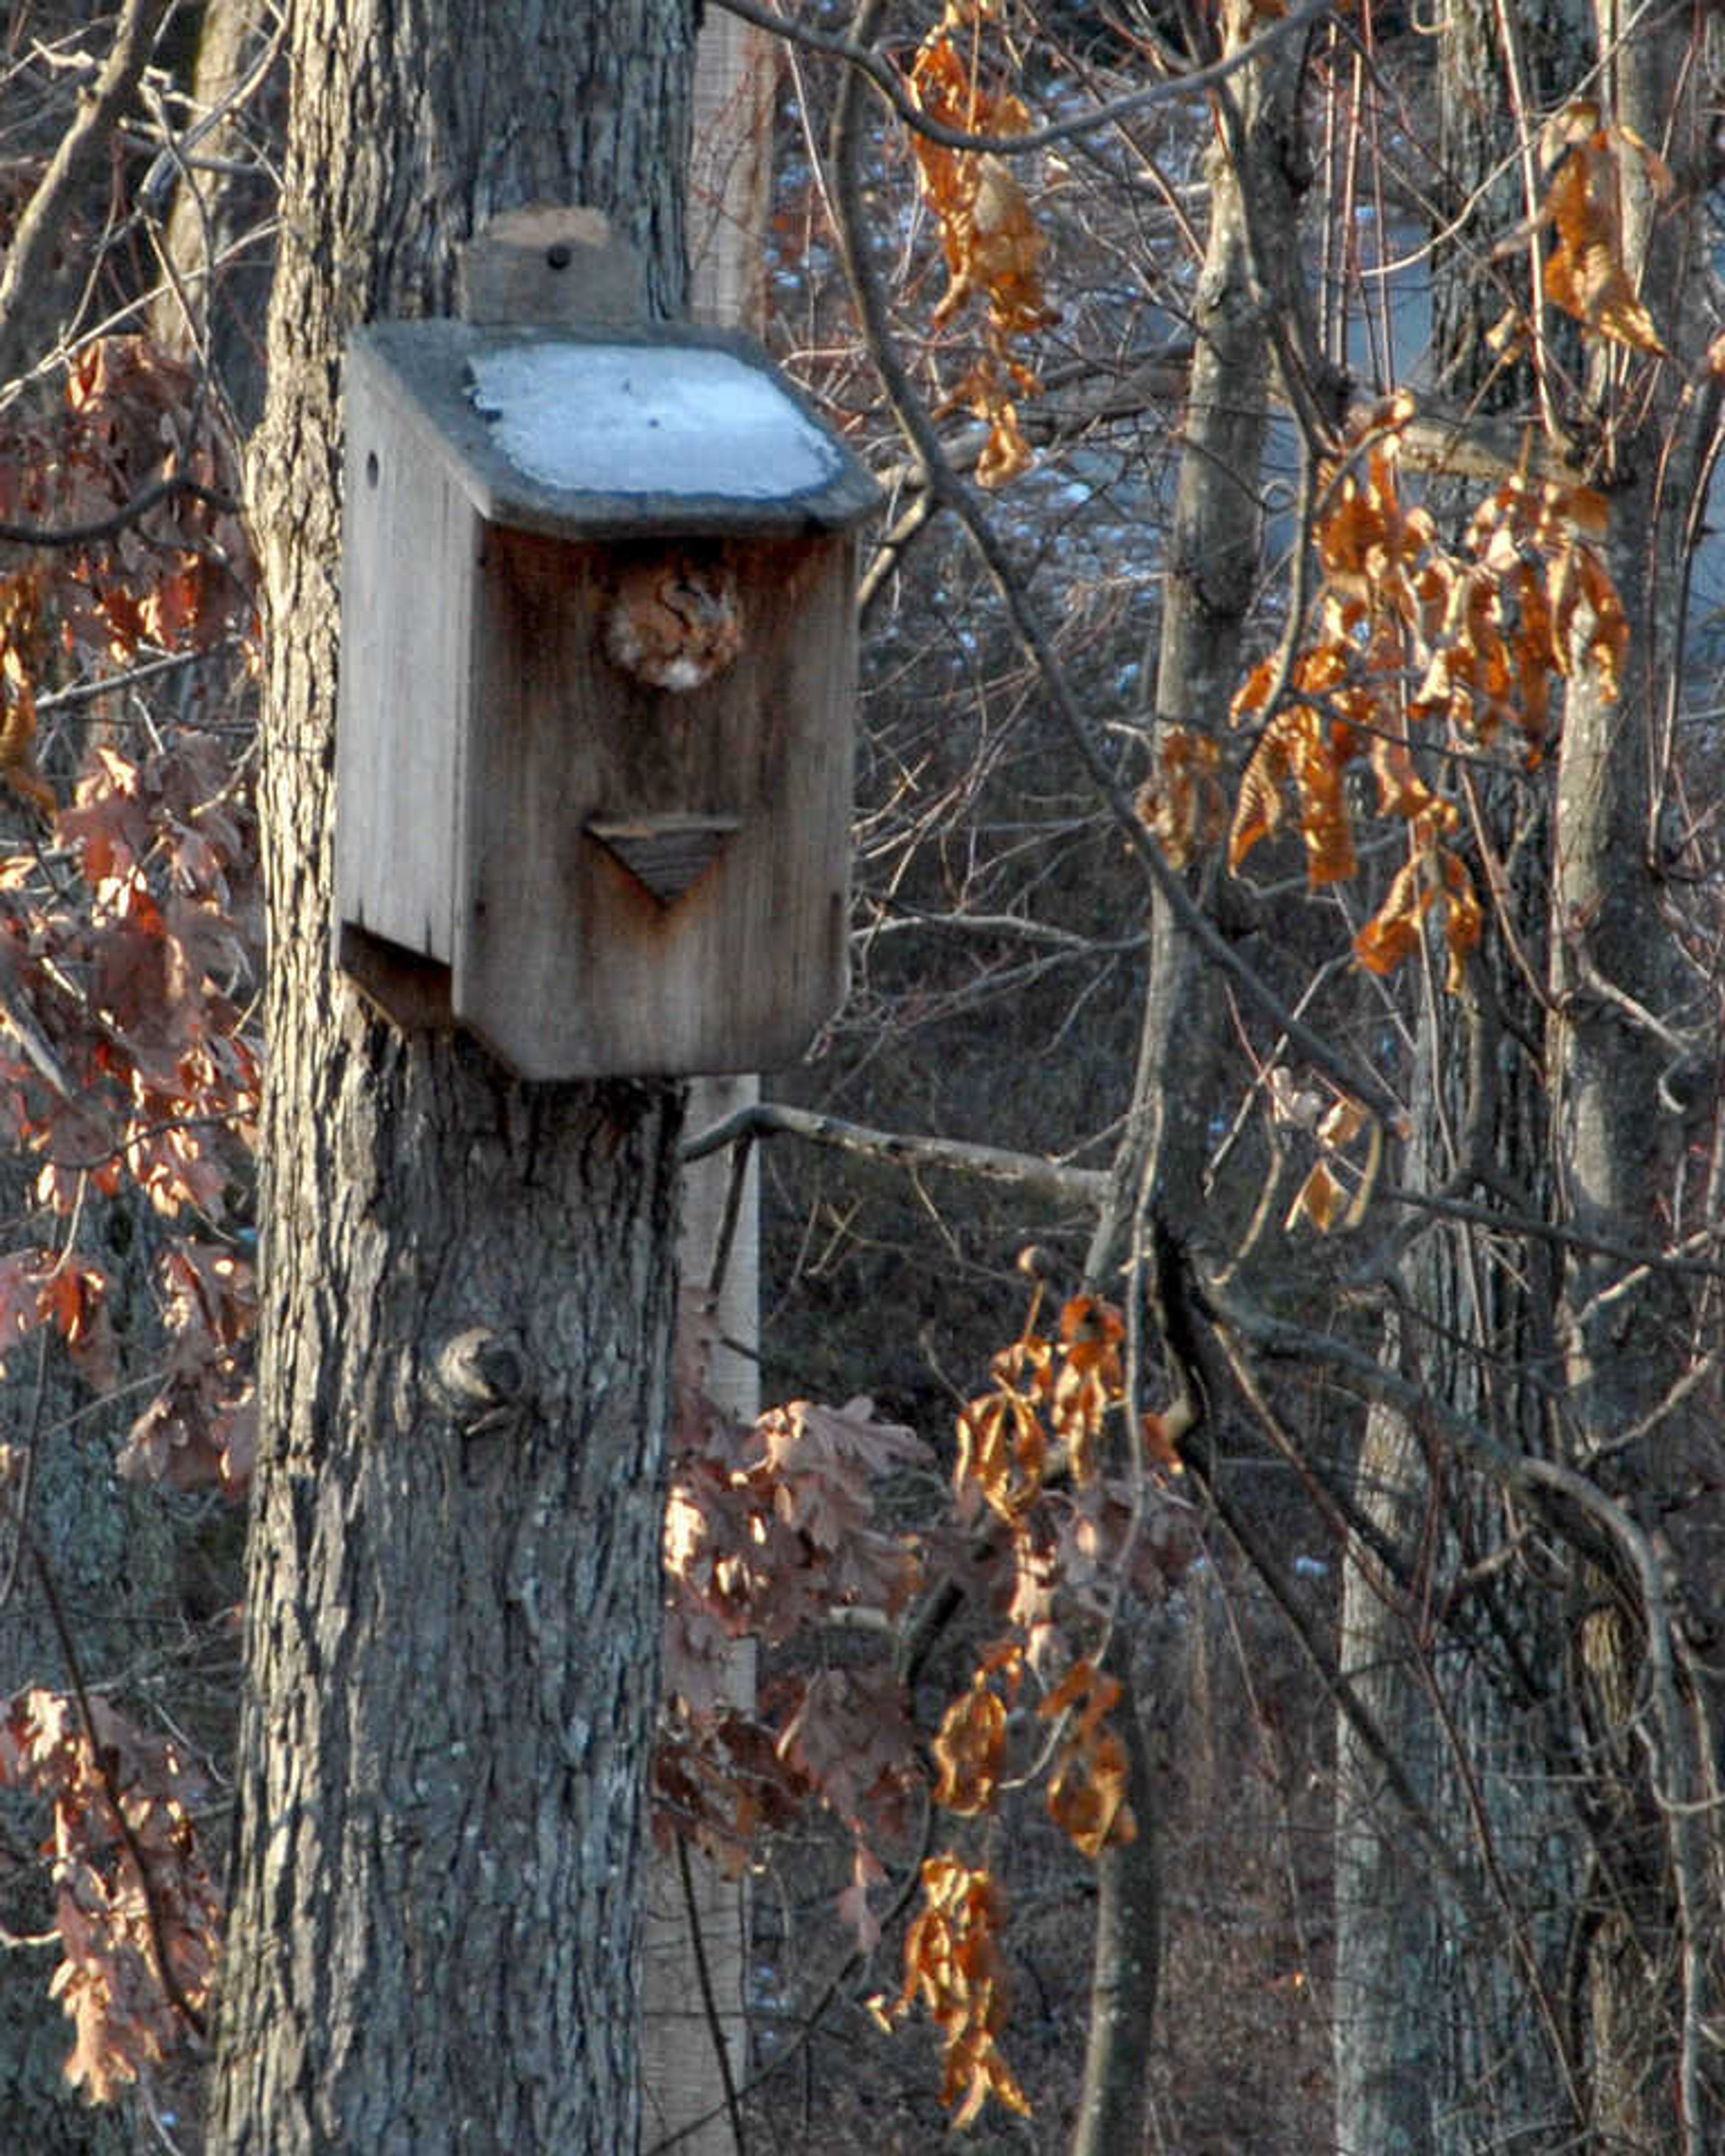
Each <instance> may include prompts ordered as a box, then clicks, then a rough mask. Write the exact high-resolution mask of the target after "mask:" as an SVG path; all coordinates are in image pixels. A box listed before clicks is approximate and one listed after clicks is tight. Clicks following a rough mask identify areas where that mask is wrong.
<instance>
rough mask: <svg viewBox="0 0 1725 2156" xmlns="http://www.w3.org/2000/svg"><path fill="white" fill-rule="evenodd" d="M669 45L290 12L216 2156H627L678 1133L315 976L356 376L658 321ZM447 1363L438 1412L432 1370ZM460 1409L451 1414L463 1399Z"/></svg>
mask: <svg viewBox="0 0 1725 2156" xmlns="http://www.w3.org/2000/svg"><path fill="white" fill-rule="evenodd" d="M691 43H692V38H691V23H690V20H689V13H688V9H687V8H686V6H685V4H683V0H603V4H600V0H592V3H591V4H588V5H575V6H571V7H568V8H559V9H557V10H555V11H551V12H549V13H547V11H544V10H540V9H535V8H528V7H526V6H520V7H517V6H494V5H486V4H483V3H482V0H429V4H424V5H419V6H416V7H414V8H409V9H405V10H403V9H397V8H385V7H382V6H381V5H376V4H372V0H352V4H346V5H344V4H341V0H307V4H305V5H303V6H301V7H300V8H298V9H296V11H295V17H294V23H293V52H292V65H293V93H292V111H291V119H290V141H289V150H288V163H287V172H286V179H285V199H284V203H283V209H282V234H283V236H282V252H281V260H280V268H279V270H278V276H277V284H276V290H275V304H274V309H273V312H272V319H271V342H270V394H269V403H268V407H267V411H266V418H265V421H264V429H263V430H262V434H261V436H260V441H259V449H258V453H257V455H256V458H255V462H254V488H253V492H254V516H255V518H256V521H257V526H258V531H259V542H260V550H261V553H262V557H263V561H264V571H265V577H266V583H267V589H268V594H269V602H270V624H271V645H270V687H269V696H268V711H267V721H266V763H265V775H264V807H265V818H266V832H267V839H266V844H267V850H268V866H269V871H270V898H271V927H272V945H273V948H272V966H271V974H270V1006H269V1019H270V1075H271V1086H270V1099H269V1103H268V1107H267V1111H266V1126H265V1161H266V1170H265V1183H264V1237H265V1248H266V1253H267V1265H266V1274H265V1279H266V1311H265V1324H264V1356H263V1378H262V1397H263V1416H262V1436H261V1439H260V1445H259V1466H258V1484H257V1491H256V1499H255V1510H254V1524H253V1533H252V1545H251V1582H250V1600H249V1642H248V1653H249V1674H250V1680H251V1699H250V1703H249V1708H248V1712H247V1716H246V1721H245V1727H244V1736H243V1743H242V1761H241V1768H240V1777H239V1788H240V1804H241V1820H240V1839H239V1856H238V1863H237V1873H236V1886H235V1894H234V1912H233V1917H232V1921H231V1929H230V1938H229V1944H228V1960H227V1964H226V1971H225V1978H224V1986H225V1988H224V1992H223V2010H222V2018H221V2024H220V2030H219V2046H218V2061H217V2067H216V2076H215V2088H214V2100H213V2127H212V2138H211V2146H212V2148H217V2149H222V2150H228V2151H241V2150H244V2151H248V2152H258V2156H262V2152H264V2151H268V2152H269V2156H291V2152H300V2151H311V2150H324V2149H328V2150H336V2149H341V2150H350V2149H357V2148H364V2149H367V2150H374V2151H377V2152H380V2156H386V2153H387V2152H400V2156H408V2152H411V2156H439V2152H443V2151H454V2150H456V2149H459V2150H461V2151H462V2152H464V2156H469V2152H475V2151H483V2150H497V2151H503V2150H510V2151H512V2152H513V2151H518V2150H520V2149H521V2148H545V2149H557V2150H558V2151H578V2150H590V2151H593V2152H595V2156H600V2152H603V2156H614V2152H619V2151H628V2150H629V2149H630V2148H633V2147H634V2145H635V2143H636V2139H637V2134H638V2124H639V2090H638V2086H637V2076H636V2061H635V2031H634V1968H635V1954H636V1950H637V1925H638V1918H639V1898H640V1879H641V1867H642V1865H643V1861H644V1805H643V1796H644V1771H645V1765H646V1759H647V1753H648V1747H649V1742H650V1738H651V1730H652V1717H653V1713H654V1707H655V1680H656V1659H657V1641H658V1632H659V1622H660V1591H659V1546H660V1454H661V1445H662V1431H663V1424H664V1417H665V1404H666V1399H665V1395H666V1390H667V1368H668V1353H669V1343H670V1327H671V1322H672V1301H673V1297H672V1270H673V1269H672V1262H671V1253H672V1247H673V1245H672V1237H673V1232H674V1214H675V1194H676V1187H677V1171H676V1146H677V1141H678V1135H679V1127H680V1105H681V1104H680V1094H679V1093H678V1091H675V1089H672V1088H670V1087H667V1086H656V1085H644V1084H625V1083H617V1084H599V1085H586V1086H572V1085H562V1086H522V1085H520V1084H517V1083H516V1082H515V1081H513V1080H512V1079H511V1078H510V1077H509V1076H508V1075H507V1074H506V1073H505V1072H504V1071H503V1070H501V1069H500V1068H499V1067H498V1066H497V1065H495V1064H494V1063H493V1062H491V1061H490V1060H489V1059H488V1058H487V1057H486V1056H485V1055H484V1054H483V1053H482V1052H481V1051H480V1050H479V1049H477V1048H476V1047H475V1046H473V1045H470V1044H469V1043H467V1042H465V1040H461V1039H449V1038H444V1037H413V1038H408V1037H405V1036H403V1035H402V1034H398V1033H397V1032H395V1031H394V1030H393V1029H392V1028H390V1027H388V1026H387V1025H385V1024H382V1023H380V1022H379V1021H378V1020H377V1019H376V1018H374V1017H373V1016H372V1014H371V1013H370V1012H369V1011H368V1010H367V1009H366V1008H365V1007H364V1006H362V1004H361V1003H360V1002H359V1000H358V999H357V997H356V996H355V994H354V993H352V990H351V989H350V988H347V986H346V985H345V984H344V983H342V982H341V980H340V979H338V978H336V976H335V975H334V973H333V972H332V969H331V960H330V919H329V894H330V890H331V876H330V841H331V807H332V803H331V788H330V783H329V778H328V773H329V769H330V762H331V757H330V752H331V729H332V724H333V716H334V709H335V692H336V663H337V657H338V653H337V633H338V622H337V596H336V594H337V572H338V564H339V555H340V534H339V499H340V471H341V423H340V412H339V403H338V393H339V361H340V353H341V341H342V338H343V336H344V335H345V333H346V332H347V331H348V330H349V329H350V328H351V327H352V326H354V325H355V324H356V323H358V322H361V321H365V320H367V319H368V318H370V317H372V316H378V315H389V314H399V315H415V314H429V313H443V312H447V311H449V305H450V300H451V293H452V285H453V272H454V252H453V250H454V245H455V244H456V243H457V242H458V241H459V240H461V239H465V238H466V237H468V236H469V235H470V234H471V233H472V232H473V231H474V230H475V228H477V227H479V226H480V225H481V224H482V223H484V221H485V219H486V218H488V217H489V216H490V215H491V214H492V213H495V212H496V211H499V210H501V209H503V208H509V207H511V206H514V205H515V204H517V203H522V202H526V201H536V200H552V201H569V200H577V201H587V202H590V203H595V204H596V205H598V207H600V208H604V209H606V210H608V212H610V213H612V215H613V218H614V223H615V225H616V226H617V228H619V231H620V233H621V234H623V235H624V237H626V238H628V239H630V240H632V241H633V242H634V244H636V245H637V246H638V247H639V249H641V251H642V253H643V254H644V257H645V259H646V261H647V263H648V265H649V288H650V290H651V293H652V295H653V300H654V304H655V306H656V307H657V308H658V309H659V311H661V312H664V313H671V312H675V311H676V309H677V308H678V306H679V305H680V302H681V299H682V295H683V275H684V273H683V265H682V223H681V214H682V213H681V192H682V174H683V172H684V170H685V159H686V152H687V136H688V124H687V115H688V85H689V74H690V60H691ZM475 1328H478V1329H480V1331H481V1332H483V1333H485V1334H486V1335H489V1336H490V1348H489V1351H488V1352H487V1353H484V1354H482V1355H480V1357H479V1358H477V1363H476V1367H475V1365H474V1364H473V1363H472V1361H471V1360H470V1365H469V1383H468V1385H467V1388H466V1389H467V1391H468V1393H469V1394H470V1395H474V1396H478V1397H480V1399H483V1397H484V1396H485V1395H486V1394H489V1395H490V1404H491V1405H492V1406H493V1408H494V1409H495V1412H493V1413H491V1414H484V1415H480V1416H477V1417H475V1415H474V1414H472V1413H471V1412H470V1407H471V1404H472V1402H471V1401H470V1406H469V1409H468V1410H466V1411H464V1409H463V1406H462V1404H461V1400H460V1397H459V1395H460V1393H461V1387H460V1386H459V1384H458V1385H457V1386H456V1389H455V1391H454V1393H452V1391H451V1389H450V1384H449V1378H450V1376H451V1361H450V1355H449V1350H450V1347H451V1343H452V1342H456V1341H458V1340H459V1338H460V1337H463V1336H468V1335H470V1334H472V1333H473V1332H474V1331H475ZM454 1374H455V1375H456V1376H457V1377H459V1371H458V1372H456V1373H454Z"/></svg>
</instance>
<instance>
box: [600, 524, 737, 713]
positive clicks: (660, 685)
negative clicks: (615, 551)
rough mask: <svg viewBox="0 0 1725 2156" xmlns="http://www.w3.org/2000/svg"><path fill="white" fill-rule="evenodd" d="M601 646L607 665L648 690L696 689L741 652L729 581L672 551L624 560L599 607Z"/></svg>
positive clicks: (733, 584)
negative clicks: (626, 563)
mask: <svg viewBox="0 0 1725 2156" xmlns="http://www.w3.org/2000/svg"><path fill="white" fill-rule="evenodd" d="M604 644H605V656H606V657H607V658H608V660H610V662H611V664H612V665H614V666H615V667H617V668H619V670H621V671H622V672H624V673H625V674H628V675H633V676H634V679H635V680H637V681H644V682H646V683H647V684H648V685H649V687H651V688H655V689H670V690H675V691H676V692H678V693H679V694H681V693H683V692H685V691H686V690H691V689H699V688H701V686H702V685H704V684H705V683H706V682H708V681H711V680H716V678H717V676H718V675H721V674H722V673H723V672H724V671H725V669H726V667H727V666H729V665H731V663H732V660H734V659H735V658H736V657H737V653H738V652H739V651H741V650H742V596H741V594H740V593H739V592H738V590H737V578H736V577H735V575H734V574H733V573H732V571H731V570H730V568H728V567H726V564H725V563H724V562H718V561H701V560H698V559H697V558H696V557H695V556H693V555H691V554H686V553H682V552H670V553H665V554H662V555H660V556H659V557H657V558H656V559H654V560H649V561H637V562H631V563H630V564H629V566H628V567H626V568H624V570H623V571H622V572H621V574H620V575H619V577H618V578H617V583H616V588H615V590H614V593H613V594H612V596H611V598H610V599H609V601H608V603H607V605H606V608H605V619H604Z"/></svg>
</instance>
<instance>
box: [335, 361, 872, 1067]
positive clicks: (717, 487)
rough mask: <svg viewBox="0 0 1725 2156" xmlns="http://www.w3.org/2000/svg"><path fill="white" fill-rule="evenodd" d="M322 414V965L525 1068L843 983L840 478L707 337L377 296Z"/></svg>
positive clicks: (800, 1041) (767, 1042) (726, 1062)
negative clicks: (336, 436)
mask: <svg viewBox="0 0 1725 2156" xmlns="http://www.w3.org/2000/svg"><path fill="white" fill-rule="evenodd" d="M348 411H349V448H348V490H349V495H348V503H349V507H348V527H347V542H346V543H347V555H348V561H347V568H346V571H345V574H344V630H343V634H344V651H343V681H342V701H341V750H340V766H339V778H338V804H337V820H338V839H337V869H338V890H337V900H338V912H339V914H340V916H341V921H342V923H343V924H344V926H343V929H342V932H341V951H342V954H343V959H344V962H346V963H347V964H348V965H349V967H350V968H351V970H352V971H354V972H355V973H356V974H357V977H358V978H360V979H361V981H362V984H363V985H365V986H366V987H367V988H368V989H369V991H370V992H371V993H372V994H373V995H374V996H375V997H377V998H379V999H380V1000H382V1002H383V1003H384V1004H385V1007H386V1008H391V1009H396V1010H397V1014H398V1015H401V1016H403V1018H404V1019H405V1018H407V1017H409V1016H412V1015H415V1014H418V1015H423V1014H424V1010H425V1009H427V1008H430V1007H435V1008H439V1009H442V1010H443V1011H444V1012H445V1013H446V1014H447V1015H448V1016H449V1018H452V1019H454V1022H456V1023H458V1024H462V1025H464V1026H465V1027H467V1028H469V1029H471V1030H472V1031H473V1032H474V1033H475V1034H476V1035H478V1036H479V1037H480V1038H481V1039H484V1040H485V1041H486V1042H487V1043H488V1044H489V1045H490V1046H491V1048H492V1049H493V1050H495V1052H496V1053H497V1054H498V1055H500V1056H501V1057H502V1058H503V1059H504V1060H506V1061H507V1062H508V1063H510V1064H511V1065H512V1066H513V1067H514V1068H515V1069H516V1070H518V1071H520V1072H521V1074H522V1075H526V1076H528V1077H532V1078H546V1079H550V1078H561V1077H578V1076H598V1075H608V1074H616V1075H624V1074H636V1075H649V1074H655V1073H662V1074H670V1073H677V1072H696V1071H722V1070H757V1069H767V1068H771V1067H773V1066H774V1065H779V1064H783V1063H784V1062H786V1061H788V1060H792V1059H793V1058H794V1057H795V1056H796V1055H798V1054H799V1053H800V1052H801V1051H802V1050H803V1048H804V1047H805V1046H806V1045H807V1044H808V1042H809V1039H810V1038H811V1037H812V1036H813V1034H814V1033H815V1032H816V1030H817V1029H819V1026H820V1025H821V1024H822V1023H823V1022H824V1020H825V1019H827V1018H828V1017H829V1015H830V1014H831V1013H832V1011H833V1010H834V1008H835V1007H836V1005H837V1004H838V1002H839V1000H840V999H841V998H842V996H843V993H844V988H845V926H846V922H845V916H846V907H847V893H848V884H849V878H848V864H849V856H850V840H849V825H850V792H851V763H852V755H853V748H852V706H853V703H854V699H855V668H856V635H855V622H854V613H855V597H854V594H855V526H856V525H857V523H858V522H859V521H860V518H861V517H862V516H864V515H865V514H867V513H868V511H870V509H871V507H872V506H873V504H874V500H875V496H874V490H873V487H872V485H871V483H870V481H869V480H867V478H866V475H864V474H862V473H861V472H860V468H859V467H857V466H856V465H855V463H854V460H852V459H850V456H849V454H848V452H847V451H845V449H844V447H843V445H842V444H839V442H838V441H837V440H836V439H835V438H834V437H832V436H831V435H830V434H829V433H828V432H827V431H826V430H825V429H824V428H823V427H822V426H821V424H820V423H819V421H817V420H815V419H814V418H812V416H811V415H809V414H808V413H806V412H804V411H803V409H802V408H801V406H800V405H799V404H798V403H797V402H796V401H795V400H794V398H792V397H791V396H790V395H789V393H788V392H787V391H786V390H785V389H784V388H783V385H782V384H780V382H778V377H776V376H775V375H774V374H773V371H772V369H771V367H770V365H769V364H768V362H766V361H765V359H764V357H763V356H762V355H760V354H759V353H758V352H757V351H756V350H755V348H754V347H752V346H750V345H748V343H747V340H742V339H737V338H736V337H732V336H725V335H724V334H722V333H718V332H711V331H707V332H703V331H690V330H687V329H683V328H679V329H676V330H674V331H673V330H667V331H660V332H658V333H656V334H654V333H649V332H645V331H642V332H639V333H637V334H635V335H634V336H629V335H625V334H623V333H619V332H617V331H607V332H606V333H605V334H604V336H603V337H597V336H596V337H595V338H593V339H591V340H583V339H582V338H580V337H572V336H570V335H569V334H568V333H567V331H557V332H556V333H554V334H552V333H548V332H532V331H518V330H516V331H511V330H503V331H498V330H495V329H488V330H484V331H481V330H478V329H475V327H473V326H470V325H468V324H465V323H454V322H428V323H415V324H390V325H386V326H383V327H382V328H381V329H377V330H373V331H369V332H367V333H365V335H364V336H363V337H362V339H361V340H359V341H357V343H356V345H355V346H354V348H353V350H352V353H351V355H350V359H349V371H348ZM632 478H633V479H636V480H639V482H640V483H639V485H638V486H631V485H628V484H626V483H625V482H627V481H628V480H630V479H632ZM725 490H728V491H725ZM356 552H358V553H359V554H360V555H361V556H362V557H364V558H363V559H362V560H357V561H356V560H355V559H354V556H355V553H356ZM350 654H351V655H352V661H353V664H352V669H351V670H350V665H349V660H350ZM428 967H429V968H431V969H432V970H433V973H434V975H435V978H436V981H437V982H438V983H440V985H439V987H438V988H437V993H435V994H434V995H433V996H432V997H431V998H429V999H428V998H426V996H425V995H424V993H422V991H423V989H424V973H425V968H428ZM416 968H417V969H418V972H417V973H416V972H415V969H416ZM399 978H407V979H408V980H409V981H411V982H413V983H415V985H414V986H413V992H412V993H410V994H408V995H407V996H406V997H405V998H397V996H396V988H395V984H396V983H397V981H398V979H399ZM408 1005H411V1006H412V1010H411V1011H409V1010H408V1008H407V1006H408Z"/></svg>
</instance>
